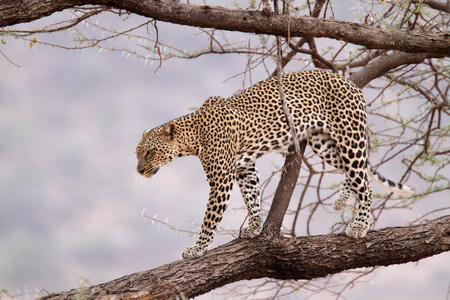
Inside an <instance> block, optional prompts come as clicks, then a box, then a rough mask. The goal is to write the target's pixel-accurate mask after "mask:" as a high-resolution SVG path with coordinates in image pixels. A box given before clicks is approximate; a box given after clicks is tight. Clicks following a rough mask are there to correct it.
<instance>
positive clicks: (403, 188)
mask: <svg viewBox="0 0 450 300" xmlns="http://www.w3.org/2000/svg"><path fill="white" fill-rule="evenodd" d="M367 171H368V173H369V175H370V177H372V179H373V180H375V182H376V183H378V184H379V185H381V186H382V187H384V188H386V189H388V190H390V191H391V192H394V193H404V194H412V193H414V189H413V188H412V187H410V186H408V185H406V184H401V183H397V182H394V181H392V180H390V179H387V178H385V177H384V176H383V175H381V174H380V173H378V172H377V170H375V169H374V168H373V167H372V165H371V164H370V163H369V162H367Z"/></svg>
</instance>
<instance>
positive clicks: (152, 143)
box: [136, 122, 178, 178]
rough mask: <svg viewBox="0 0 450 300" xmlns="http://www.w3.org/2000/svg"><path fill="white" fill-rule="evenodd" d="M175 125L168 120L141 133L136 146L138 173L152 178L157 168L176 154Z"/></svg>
mask: <svg viewBox="0 0 450 300" xmlns="http://www.w3.org/2000/svg"><path fill="white" fill-rule="evenodd" d="M175 136H176V125H175V123H173V122H168V123H166V124H164V125H161V126H159V127H156V128H154V129H149V130H147V131H145V132H144V133H143V134H142V139H141V142H140V143H139V145H138V146H137V147H136V156H137V159H138V164H137V171H138V173H139V174H141V175H143V176H145V177H147V178H152V177H153V176H154V175H155V174H156V172H158V171H159V169H160V168H161V167H162V166H164V165H165V164H167V163H169V162H171V161H172V160H173V159H175V158H176V157H177V156H178V151H177V149H176V145H175V144H176V141H175Z"/></svg>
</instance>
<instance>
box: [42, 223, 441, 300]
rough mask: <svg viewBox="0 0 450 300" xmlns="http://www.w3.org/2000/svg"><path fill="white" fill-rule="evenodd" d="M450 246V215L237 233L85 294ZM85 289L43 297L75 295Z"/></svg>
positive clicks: (212, 284) (330, 270)
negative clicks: (285, 232)
mask: <svg viewBox="0 0 450 300" xmlns="http://www.w3.org/2000/svg"><path fill="white" fill-rule="evenodd" d="M446 251H450V216H445V217H441V218H438V219H435V220H432V221H429V222H428V223H424V224H420V225H413V226H406V227H391V228H383V229H379V230H375V231H369V233H368V234H367V236H366V237H365V238H364V239H362V240H354V239H351V238H349V237H347V236H346V235H345V234H329V235H320V236H312V237H298V238H290V239H287V238H282V237H278V238H274V237H266V238H263V237H260V238H257V239H254V240H244V239H236V240H234V241H232V242H230V243H228V244H225V245H223V246H219V247H217V248H215V249H213V250H211V251H210V252H208V253H207V254H206V255H205V256H203V257H201V258H198V259H192V260H178V261H175V262H172V263H169V264H167V265H163V266H161V267H158V268H155V269H152V270H148V271H144V272H139V273H135V274H130V275H127V276H124V277H122V278H119V279H116V280H113V281H110V282H107V283H103V284H99V285H94V286H91V287H87V288H84V289H83V291H82V293H83V294H82V297H83V299H167V298H169V297H176V296H178V295H184V296H185V297H194V296H197V295H201V294H204V293H207V292H209V291H211V290H213V289H216V288H218V287H221V286H224V285H226V284H228V283H232V282H236V281H239V280H246V279H255V278H263V277H269V278H275V279H312V278H318V277H325V276H327V275H330V274H335V273H339V272H342V271H344V270H349V269H354V268H363V267H373V266H388V265H392V264H402V263H406V262H414V261H417V260H420V259H422V258H425V257H429V256H433V255H436V254H439V253H442V252H446ZM80 292H81V291H80V290H71V291H68V292H61V293H55V294H50V295H48V296H45V297H44V298H43V299H46V300H49V299H73V298H76V297H77V296H80Z"/></svg>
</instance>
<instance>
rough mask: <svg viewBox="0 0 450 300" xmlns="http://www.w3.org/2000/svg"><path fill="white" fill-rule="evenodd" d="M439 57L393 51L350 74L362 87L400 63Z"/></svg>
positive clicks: (413, 62) (416, 62)
mask: <svg viewBox="0 0 450 300" xmlns="http://www.w3.org/2000/svg"><path fill="white" fill-rule="evenodd" d="M430 57H439V56H433V55H431V54H429V53H417V54H413V53H405V52H401V51H394V52H393V53H391V54H389V55H386V56H384V55H382V56H380V57H378V58H377V59H376V60H374V61H372V62H371V63H369V64H368V65H367V66H366V67H364V68H363V69H361V70H359V71H358V72H356V73H353V74H352V75H351V76H350V80H352V81H353V82H354V83H355V84H356V85H357V86H358V87H359V88H361V89H362V88H363V87H364V86H365V85H366V84H368V83H369V82H370V81H372V80H373V79H375V78H378V77H381V76H383V75H384V74H386V72H388V71H391V70H393V69H395V68H397V67H399V66H401V65H405V64H420V63H421V62H423V61H424V60H425V59H426V58H430Z"/></svg>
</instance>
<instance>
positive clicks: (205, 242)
mask: <svg viewBox="0 0 450 300" xmlns="http://www.w3.org/2000/svg"><path fill="white" fill-rule="evenodd" d="M226 181H227V182H228V183H226V184H224V185H223V186H216V187H213V186H211V191H210V194H209V200H208V204H207V205H206V212H205V217H204V218H203V223H202V227H201V230H200V233H199V235H198V238H197V241H195V244H194V246H191V247H186V248H185V249H184V250H183V252H182V253H181V257H183V258H196V257H200V256H202V255H204V254H205V253H206V251H208V248H209V245H210V244H211V242H212V241H213V239H214V235H215V234H216V230H217V227H218V226H219V223H220V221H221V220H222V217H223V214H224V212H225V210H226V209H227V205H228V200H229V199H230V194H231V189H232V187H233V181H234V177H231V176H229V178H228V179H227V180H226Z"/></svg>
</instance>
